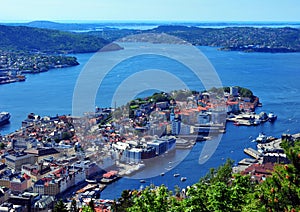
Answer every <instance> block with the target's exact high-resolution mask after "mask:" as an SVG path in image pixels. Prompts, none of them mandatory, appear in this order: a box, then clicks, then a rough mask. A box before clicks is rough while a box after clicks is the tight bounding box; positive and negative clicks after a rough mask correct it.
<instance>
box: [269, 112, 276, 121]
mask: <svg viewBox="0 0 300 212" xmlns="http://www.w3.org/2000/svg"><path fill="white" fill-rule="evenodd" d="M268 118H269V121H270V122H273V121H275V120H276V119H277V115H275V114H274V113H273V112H271V113H269V114H268Z"/></svg>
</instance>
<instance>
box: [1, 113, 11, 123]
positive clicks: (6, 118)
mask: <svg viewBox="0 0 300 212" xmlns="http://www.w3.org/2000/svg"><path fill="white" fill-rule="evenodd" d="M9 119H10V113H9V112H1V113H0V125H3V124H7V123H8V121H9Z"/></svg>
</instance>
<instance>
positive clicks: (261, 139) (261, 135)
mask: <svg viewBox="0 0 300 212" xmlns="http://www.w3.org/2000/svg"><path fill="white" fill-rule="evenodd" d="M267 138H268V137H267V136H266V135H265V134H264V133H259V135H258V137H257V138H256V139H255V141H256V142H258V143H265V142H266V141H267Z"/></svg>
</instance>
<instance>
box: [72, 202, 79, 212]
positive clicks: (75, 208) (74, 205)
mask: <svg viewBox="0 0 300 212" xmlns="http://www.w3.org/2000/svg"><path fill="white" fill-rule="evenodd" d="M70 212H79V209H78V208H77V203H76V200H75V199H73V200H72V202H71V208H70Z"/></svg>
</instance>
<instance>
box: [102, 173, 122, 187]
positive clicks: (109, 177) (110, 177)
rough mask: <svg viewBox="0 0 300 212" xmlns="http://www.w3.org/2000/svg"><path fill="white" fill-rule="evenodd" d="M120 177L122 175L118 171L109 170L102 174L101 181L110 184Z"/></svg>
mask: <svg viewBox="0 0 300 212" xmlns="http://www.w3.org/2000/svg"><path fill="white" fill-rule="evenodd" d="M119 178H120V177H119V176H118V172H117V171H109V172H107V173H105V174H103V175H102V179H101V180H100V183H103V184H110V183H112V182H114V181H116V180H117V179H119Z"/></svg>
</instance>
